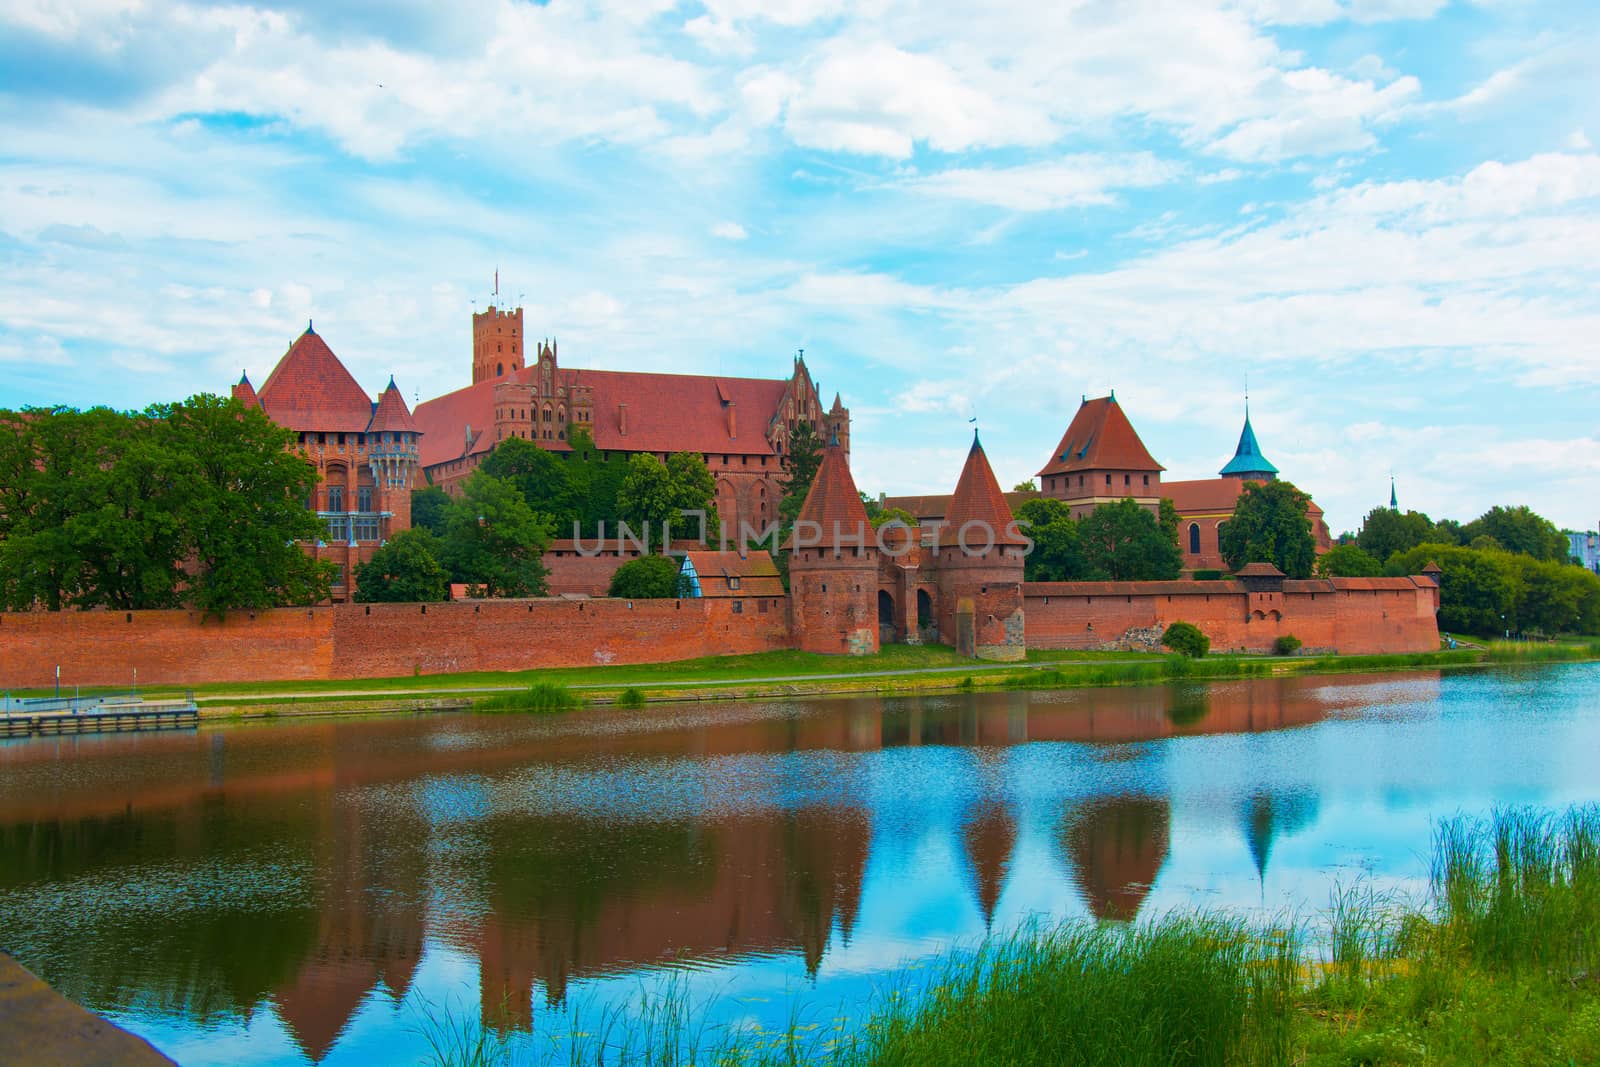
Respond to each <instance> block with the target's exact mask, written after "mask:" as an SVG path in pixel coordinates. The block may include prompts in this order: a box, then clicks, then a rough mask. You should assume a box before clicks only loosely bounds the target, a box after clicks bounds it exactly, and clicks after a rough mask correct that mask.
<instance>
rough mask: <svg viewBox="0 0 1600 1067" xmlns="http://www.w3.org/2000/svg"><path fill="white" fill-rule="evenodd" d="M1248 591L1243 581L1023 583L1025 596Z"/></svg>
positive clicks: (1145, 594) (1157, 594) (1231, 592)
mask: <svg viewBox="0 0 1600 1067" xmlns="http://www.w3.org/2000/svg"><path fill="white" fill-rule="evenodd" d="M1242 592H1244V585H1243V583H1241V582H1234V581H1217V582H1185V581H1174V582H1023V583H1022V595H1023V596H1177V595H1178V594H1180V593H1182V594H1184V595H1185V596H1187V595H1190V594H1193V593H1217V594H1234V593H1242Z"/></svg>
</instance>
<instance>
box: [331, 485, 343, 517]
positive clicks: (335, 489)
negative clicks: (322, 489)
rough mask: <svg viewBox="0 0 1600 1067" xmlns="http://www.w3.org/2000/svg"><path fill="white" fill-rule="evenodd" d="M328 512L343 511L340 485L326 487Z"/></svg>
mask: <svg viewBox="0 0 1600 1067" xmlns="http://www.w3.org/2000/svg"><path fill="white" fill-rule="evenodd" d="M328 510H329V511H343V510H344V486H342V485H330V486H328Z"/></svg>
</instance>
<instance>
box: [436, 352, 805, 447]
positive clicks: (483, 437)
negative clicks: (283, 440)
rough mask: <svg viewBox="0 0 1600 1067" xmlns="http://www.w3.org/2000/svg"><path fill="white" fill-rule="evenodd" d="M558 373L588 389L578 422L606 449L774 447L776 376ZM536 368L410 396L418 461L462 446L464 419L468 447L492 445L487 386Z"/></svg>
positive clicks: (520, 379)
mask: <svg viewBox="0 0 1600 1067" xmlns="http://www.w3.org/2000/svg"><path fill="white" fill-rule="evenodd" d="M558 373H559V374H560V381H561V384H562V385H563V386H565V387H566V388H568V389H569V390H570V389H576V388H583V387H588V388H589V389H590V390H592V392H591V397H592V399H593V403H594V421H593V423H591V424H589V425H588V426H587V427H586V428H587V429H588V431H589V434H590V436H592V437H593V438H594V443H595V447H596V448H599V449H602V450H604V451H607V452H701V453H723V454H729V455H751V456H756V455H760V456H771V455H775V453H774V452H773V450H772V445H771V444H770V443H769V442H768V441H767V437H766V432H765V431H766V427H767V423H768V421H770V420H771V419H772V417H773V416H774V415H776V414H777V413H778V407H779V405H780V404H782V402H783V396H784V391H785V390H786V389H787V388H788V384H787V383H786V382H784V381H782V380H780V379H775V378H724V377H714V376H711V375H702V374H655V373H647V372H639V371H601V370H581V369H573V370H568V369H562V370H560V371H559V372H558ZM537 374H538V366H537V365H535V366H532V367H524V368H522V369H521V370H517V371H513V372H511V373H509V374H507V375H506V376H505V377H503V378H494V379H489V380H485V381H481V382H478V383H476V384H474V385H469V386H467V387H465V388H463V389H457V390H456V391H455V392H453V393H446V394H445V395H444V396H441V397H436V398H434V399H433V400H426V401H423V402H422V403H421V404H418V405H417V410H416V421H417V427H418V429H419V430H420V431H421V432H422V433H423V434H424V437H423V438H422V445H421V461H422V465H423V466H424V467H432V466H435V465H437V464H440V463H447V462H449V461H450V460H453V459H460V458H461V457H462V456H463V455H466V454H468V452H467V444H466V428H467V427H468V426H470V427H471V428H472V431H473V434H474V440H473V444H472V446H471V454H477V453H481V452H487V451H489V450H490V449H491V448H493V447H494V445H495V444H496V441H495V439H494V424H495V417H494V409H495V405H494V387H495V386H496V385H502V384H505V383H507V382H515V383H517V384H521V385H528V384H531V383H532V382H534V381H535V376H536V375H537ZM730 404H731V405H734V406H735V409H736V411H737V417H736V420H735V425H734V427H733V428H734V430H735V431H736V432H737V433H738V436H737V437H734V436H731V435H730V434H729V433H728V429H729V420H728V413H727V407H728V405H730ZM623 405H626V406H627V409H628V429H627V433H623V432H622V424H621V419H620V417H619V409H620V408H621V407H622V406H623ZM569 410H570V408H569ZM569 425H570V421H569ZM578 425H583V424H582V423H579V424H578ZM538 444H539V446H540V447H541V448H545V449H548V450H550V451H553V452H565V451H566V450H567V447H568V446H567V443H566V442H565V441H540V442H538Z"/></svg>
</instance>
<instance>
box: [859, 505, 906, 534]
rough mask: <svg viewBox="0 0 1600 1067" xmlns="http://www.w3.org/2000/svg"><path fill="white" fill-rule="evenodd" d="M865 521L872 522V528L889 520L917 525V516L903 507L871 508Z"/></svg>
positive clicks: (885, 523) (886, 523) (887, 522)
mask: <svg viewBox="0 0 1600 1067" xmlns="http://www.w3.org/2000/svg"><path fill="white" fill-rule="evenodd" d="M867 521H868V522H870V523H872V528H873V529H874V530H876V529H877V528H878V527H880V526H886V525H888V524H889V523H891V522H899V523H904V524H905V525H907V526H916V525H918V523H917V517H916V516H915V515H913V514H911V512H909V511H907V510H906V509H905V508H873V509H872V511H870V512H868V513H867Z"/></svg>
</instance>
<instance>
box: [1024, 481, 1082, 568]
mask: <svg viewBox="0 0 1600 1067" xmlns="http://www.w3.org/2000/svg"><path fill="white" fill-rule="evenodd" d="M1016 518H1017V521H1018V522H1019V523H1025V524H1026V526H1025V532H1026V533H1027V535H1028V537H1029V538H1031V539H1032V540H1033V551H1031V552H1030V553H1028V558H1027V560H1026V562H1025V563H1024V565H1023V577H1024V579H1025V580H1026V581H1030V582H1076V581H1082V580H1083V579H1084V578H1085V577H1087V576H1088V574H1089V565H1088V563H1087V562H1086V561H1085V560H1084V558H1083V547H1082V545H1081V544H1080V543H1079V540H1078V522H1077V520H1076V519H1074V518H1073V517H1072V510H1071V509H1070V508H1068V507H1067V505H1066V504H1065V503H1064V502H1062V501H1060V500H1057V499H1055V498H1054V497H1043V496H1042V497H1036V498H1035V499H1033V500H1028V501H1024V502H1023V504H1022V506H1021V507H1019V508H1017V513H1016Z"/></svg>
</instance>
